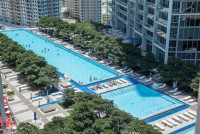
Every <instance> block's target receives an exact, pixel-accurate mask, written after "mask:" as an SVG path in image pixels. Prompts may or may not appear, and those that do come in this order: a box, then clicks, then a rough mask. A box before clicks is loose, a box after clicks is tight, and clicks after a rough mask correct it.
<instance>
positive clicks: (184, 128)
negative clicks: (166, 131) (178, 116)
mask: <svg viewBox="0 0 200 134" xmlns="http://www.w3.org/2000/svg"><path fill="white" fill-rule="evenodd" d="M195 125H196V123H192V124H190V125H188V126H185V127H182V128H180V129H178V130H176V131H173V132H171V133H170V134H178V133H180V132H183V131H184V130H187V129H190V128H192V127H194V126H195Z"/></svg>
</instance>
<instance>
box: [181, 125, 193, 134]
mask: <svg viewBox="0 0 200 134" xmlns="http://www.w3.org/2000/svg"><path fill="white" fill-rule="evenodd" d="M179 134H195V127H192V128H190V129H188V130H185V131H183V132H180V133H179Z"/></svg>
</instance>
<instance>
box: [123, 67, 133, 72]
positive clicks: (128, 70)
mask: <svg viewBox="0 0 200 134" xmlns="http://www.w3.org/2000/svg"><path fill="white" fill-rule="evenodd" d="M130 71H131V68H129V69H127V70H124V71H123V72H124V73H127V72H130Z"/></svg>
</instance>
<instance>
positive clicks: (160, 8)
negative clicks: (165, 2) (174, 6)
mask: <svg viewBox="0 0 200 134" xmlns="http://www.w3.org/2000/svg"><path fill="white" fill-rule="evenodd" d="M158 9H159V10H160V11H161V12H164V13H167V12H168V11H169V8H167V7H164V6H161V5H158Z"/></svg>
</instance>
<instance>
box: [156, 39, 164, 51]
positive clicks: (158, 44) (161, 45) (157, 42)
mask: <svg viewBox="0 0 200 134" xmlns="http://www.w3.org/2000/svg"><path fill="white" fill-rule="evenodd" d="M154 44H156V45H157V46H158V47H160V48H161V49H163V50H164V51H165V45H164V44H162V43H161V42H159V41H157V40H155V41H154Z"/></svg>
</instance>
